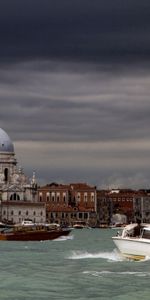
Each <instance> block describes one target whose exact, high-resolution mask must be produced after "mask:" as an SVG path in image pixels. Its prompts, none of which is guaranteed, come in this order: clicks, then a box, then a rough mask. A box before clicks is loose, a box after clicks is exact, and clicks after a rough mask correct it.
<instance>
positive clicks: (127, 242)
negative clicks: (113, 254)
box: [112, 223, 150, 260]
mask: <svg viewBox="0 0 150 300" xmlns="http://www.w3.org/2000/svg"><path fill="white" fill-rule="evenodd" d="M112 239H113V241H114V243H115V245H116V246H117V248H118V250H119V251H120V253H121V254H122V255H123V256H125V257H127V258H130V259H133V260H141V259H144V258H146V257H150V224H140V225H139V224H137V223H134V224H129V225H127V226H125V228H124V229H123V231H122V234H119V233H117V236H113V237H112Z"/></svg>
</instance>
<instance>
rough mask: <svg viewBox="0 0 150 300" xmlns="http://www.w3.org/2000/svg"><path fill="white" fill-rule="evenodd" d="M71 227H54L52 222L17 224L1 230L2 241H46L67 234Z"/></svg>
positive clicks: (0, 239) (0, 237)
mask: <svg viewBox="0 0 150 300" xmlns="http://www.w3.org/2000/svg"><path fill="white" fill-rule="evenodd" d="M70 232H71V230H70V229H61V228H54V227H52V226H51V224H29V225H27V224H26V225H22V224H17V225H14V226H13V227H11V228H4V230H2V231H1V232H0V241H45V240H54V239H57V238H59V237H60V236H67V235H69V233H70Z"/></svg>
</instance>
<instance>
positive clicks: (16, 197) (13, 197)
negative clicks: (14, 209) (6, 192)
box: [10, 193, 20, 201]
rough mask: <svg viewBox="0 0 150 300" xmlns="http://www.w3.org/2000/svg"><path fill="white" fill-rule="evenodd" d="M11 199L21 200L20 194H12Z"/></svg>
mask: <svg viewBox="0 0 150 300" xmlns="http://www.w3.org/2000/svg"><path fill="white" fill-rule="evenodd" d="M10 200H14V201H16V200H20V196H19V195H18V194H16V193H14V194H11V196H10Z"/></svg>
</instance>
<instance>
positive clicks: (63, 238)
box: [54, 235, 74, 242]
mask: <svg viewBox="0 0 150 300" xmlns="http://www.w3.org/2000/svg"><path fill="white" fill-rule="evenodd" d="M73 239H74V236H73V235H67V236H65V235H62V236H61V237H59V238H58V239H56V240H54V241H55V242H63V241H68V240H73Z"/></svg>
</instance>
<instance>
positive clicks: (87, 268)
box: [0, 229, 150, 300]
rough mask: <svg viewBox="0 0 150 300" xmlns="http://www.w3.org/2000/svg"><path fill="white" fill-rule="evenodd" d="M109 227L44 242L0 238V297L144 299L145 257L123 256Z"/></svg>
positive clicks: (147, 295)
mask: <svg viewBox="0 0 150 300" xmlns="http://www.w3.org/2000/svg"><path fill="white" fill-rule="evenodd" d="M113 234H115V232H114V230H111V229H109V230H107V229H83V230H73V231H72V233H71V235H70V236H69V237H67V238H61V239H58V240H55V241H45V242H4V241H1V242H0V300H5V299H7V300H8V299H9V300H27V299H28V300H32V299H34V300H54V299H56V300H67V299H70V300H87V299H91V300H97V299H101V300H107V299H113V300H134V299H136V300H137V299H143V300H146V299H147V300H149V299H150V260H146V261H141V262H134V261H127V260H123V259H122V258H121V257H120V256H119V254H118V252H117V251H116V249H115V246H114V244H113V241H112V240H111V236H112V235H113Z"/></svg>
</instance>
